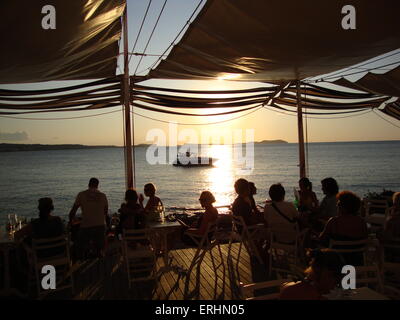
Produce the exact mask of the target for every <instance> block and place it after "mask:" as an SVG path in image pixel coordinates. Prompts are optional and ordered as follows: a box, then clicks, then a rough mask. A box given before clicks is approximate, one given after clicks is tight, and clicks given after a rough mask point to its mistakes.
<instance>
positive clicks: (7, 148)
mask: <svg viewBox="0 0 400 320" xmlns="http://www.w3.org/2000/svg"><path fill="white" fill-rule="evenodd" d="M282 143H288V142H287V141H284V140H263V141H258V142H254V144H282ZM149 146H151V144H147V143H140V144H137V145H135V147H138V148H140V147H142V148H143V147H149ZM180 146H181V145H179V146H178V147H180ZM105 148H122V147H121V146H87V145H83V144H19V143H0V152H14V151H49V150H76V149H105Z"/></svg>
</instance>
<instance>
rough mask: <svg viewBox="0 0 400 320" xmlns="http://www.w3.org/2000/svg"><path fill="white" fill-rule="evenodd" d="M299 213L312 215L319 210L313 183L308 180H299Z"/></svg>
mask: <svg viewBox="0 0 400 320" xmlns="http://www.w3.org/2000/svg"><path fill="white" fill-rule="evenodd" d="M299 187H300V191H299V195H300V199H299V211H303V212H309V213H312V212H314V211H315V210H316V209H317V208H318V199H317V196H316V195H315V192H314V191H313V190H312V183H311V181H310V180H309V179H308V178H301V179H300V180H299Z"/></svg>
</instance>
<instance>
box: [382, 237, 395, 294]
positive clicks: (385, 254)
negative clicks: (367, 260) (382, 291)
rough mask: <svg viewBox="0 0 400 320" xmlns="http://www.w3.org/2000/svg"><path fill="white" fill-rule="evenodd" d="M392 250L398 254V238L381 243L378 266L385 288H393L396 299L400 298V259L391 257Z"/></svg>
mask: <svg viewBox="0 0 400 320" xmlns="http://www.w3.org/2000/svg"><path fill="white" fill-rule="evenodd" d="M393 251H394V252H395V253H397V254H398V256H400V239H393V241H391V242H390V243H383V244H382V245H381V249H380V252H381V261H380V266H381V271H382V281H383V283H384V286H385V288H389V289H393V290H392V291H394V295H395V297H396V298H397V299H398V298H400V259H399V260H397V259H393V258H394V257H393ZM396 256H397V255H396ZM396 288H397V289H396Z"/></svg>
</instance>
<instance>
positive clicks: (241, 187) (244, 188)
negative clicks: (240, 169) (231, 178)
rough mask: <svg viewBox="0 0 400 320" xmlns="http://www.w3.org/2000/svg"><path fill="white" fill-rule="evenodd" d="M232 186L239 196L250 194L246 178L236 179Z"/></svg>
mask: <svg viewBox="0 0 400 320" xmlns="http://www.w3.org/2000/svg"><path fill="white" fill-rule="evenodd" d="M234 187H235V191H236V193H237V194H238V195H239V196H248V195H249V194H250V187H249V182H248V181H247V180H246V179H243V178H240V179H238V180H236V182H235V185H234Z"/></svg>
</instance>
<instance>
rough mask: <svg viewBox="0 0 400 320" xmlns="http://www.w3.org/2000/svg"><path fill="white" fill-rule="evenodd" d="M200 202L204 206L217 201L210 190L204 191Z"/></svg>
mask: <svg viewBox="0 0 400 320" xmlns="http://www.w3.org/2000/svg"><path fill="white" fill-rule="evenodd" d="M199 201H200V204H201V206H202V207H203V208H205V207H208V206H211V205H212V204H213V203H214V202H215V197H214V195H213V194H212V193H211V192H210V191H203V192H202V193H201V194H200V198H199Z"/></svg>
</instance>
